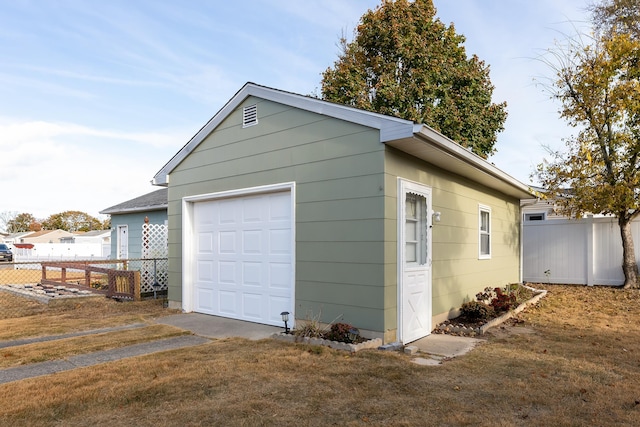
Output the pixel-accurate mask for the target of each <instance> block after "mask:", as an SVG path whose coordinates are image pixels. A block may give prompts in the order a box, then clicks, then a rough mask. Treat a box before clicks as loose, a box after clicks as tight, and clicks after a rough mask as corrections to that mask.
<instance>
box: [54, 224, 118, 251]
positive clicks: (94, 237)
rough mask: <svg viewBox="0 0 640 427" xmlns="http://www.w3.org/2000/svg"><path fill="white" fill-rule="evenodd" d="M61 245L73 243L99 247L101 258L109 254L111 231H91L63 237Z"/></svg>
mask: <svg viewBox="0 0 640 427" xmlns="http://www.w3.org/2000/svg"><path fill="white" fill-rule="evenodd" d="M61 243H74V244H78V245H82V244H84V245H100V247H101V248H102V256H103V257H108V256H109V255H110V254H111V230H110V229H109V230H92V231H79V232H74V233H73V236H69V237H64V238H62V239H61Z"/></svg>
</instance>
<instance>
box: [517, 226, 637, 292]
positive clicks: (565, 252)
mask: <svg viewBox="0 0 640 427" xmlns="http://www.w3.org/2000/svg"><path fill="white" fill-rule="evenodd" d="M631 230H632V234H633V240H634V243H635V253H636V260H637V261H638V255H640V247H638V243H639V242H640V221H634V222H633V223H632V226H631ZM522 243H523V251H522V253H523V267H522V268H523V271H522V276H523V277H522V278H523V280H524V281H525V282H538V283H560V284H579V285H613V286H619V285H622V284H623V283H624V274H623V272H622V240H621V238H620V228H619V227H618V221H617V219H616V218H593V217H588V218H584V219H580V220H564V219H562V220H561V219H554V220H547V221H525V222H524V225H523V235H522Z"/></svg>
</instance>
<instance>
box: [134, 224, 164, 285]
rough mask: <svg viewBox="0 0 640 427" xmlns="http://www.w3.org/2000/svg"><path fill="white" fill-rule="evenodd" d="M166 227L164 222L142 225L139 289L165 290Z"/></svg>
mask: <svg viewBox="0 0 640 427" xmlns="http://www.w3.org/2000/svg"><path fill="white" fill-rule="evenodd" d="M168 236H169V233H168V227H167V226H166V225H164V224H143V225H142V258H144V259H149V261H143V262H142V268H141V269H140V291H141V292H153V291H154V286H153V284H154V283H157V284H158V285H160V286H159V287H157V288H156V289H155V290H156V291H158V290H167V281H168V277H169V273H168V267H169V266H168V262H167V257H168V255H169V254H168Z"/></svg>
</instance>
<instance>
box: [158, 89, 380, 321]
mask: <svg viewBox="0 0 640 427" xmlns="http://www.w3.org/2000/svg"><path fill="white" fill-rule="evenodd" d="M254 103H257V104H258V120H259V123H258V125H256V126H251V127H248V128H244V129H243V128H242V107H243V106H245V105H251V104H254ZM379 138H380V137H379V133H378V131H377V130H375V129H370V128H367V127H363V126H360V125H356V124H352V123H348V122H344V121H340V120H336V119H329V118H327V117H325V116H321V115H318V114H314V113H309V112H305V111H302V110H299V109H294V108H290V107H286V106H283V105H281V104H277V103H274V102H271V101H264V100H260V99H255V98H249V99H247V100H246V101H245V102H244V103H243V104H242V105H240V106H239V107H238V108H237V109H236V111H234V112H233V113H232V114H230V115H229V116H227V118H226V119H225V120H224V121H223V122H222V123H221V124H220V125H219V126H218V128H217V129H216V130H214V132H212V133H211V134H210V135H209V136H208V137H207V138H206V139H205V140H204V141H203V142H202V143H201V144H200V145H199V146H198V147H197V148H196V149H195V150H194V151H193V152H192V153H191V154H190V155H189V156H187V158H186V159H185V160H184V161H183V162H182V163H181V164H180V165H178V167H177V168H176V169H175V170H174V171H173V172H172V173H171V174H170V178H169V182H170V185H169V241H170V244H169V256H170V262H169V269H170V272H169V283H170V287H169V299H170V300H172V301H182V295H181V289H182V260H181V253H182V243H181V242H182V233H181V226H182V215H181V210H182V202H181V200H182V198H183V197H185V196H192V195H198V194H207V193H214V192H219V191H224V190H233V189H240V188H248V187H255V186H260V185H268V184H277V183H282V182H292V181H293V182H295V183H296V194H295V198H296V225H295V227H296V229H295V232H296V290H295V292H296V306H295V312H296V313H295V315H296V317H297V318H299V319H304V318H305V317H309V316H311V317H316V316H318V315H320V316H321V319H320V320H321V321H323V322H331V321H334V320H335V319H336V318H338V317H339V318H341V319H343V320H344V321H352V322H353V323H354V325H356V326H357V327H359V328H361V329H365V330H373V331H383V330H384V320H383V317H384V316H383V312H384V310H385V305H386V304H388V302H387V301H386V293H387V292H386V289H385V287H384V270H383V267H382V266H383V261H384V250H383V249H382V247H381V246H380V245H379V244H378V243H381V242H383V241H384V236H383V232H384V229H383V227H382V224H383V221H384V204H385V198H384V174H383V165H384V145H383V144H381V143H380V139H379Z"/></svg>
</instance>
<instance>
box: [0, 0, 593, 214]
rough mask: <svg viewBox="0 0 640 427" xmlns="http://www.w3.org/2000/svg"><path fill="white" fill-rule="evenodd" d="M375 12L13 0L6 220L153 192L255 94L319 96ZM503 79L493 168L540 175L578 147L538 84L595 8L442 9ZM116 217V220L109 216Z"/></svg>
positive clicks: (1, 197)
mask: <svg viewBox="0 0 640 427" xmlns="http://www.w3.org/2000/svg"><path fill="white" fill-rule="evenodd" d="M378 4H379V1H375V0H350V1H348V0H304V1H302V0H299V1H294V0H261V1H260V0H255V1H248V0H236V1H233V2H212V1H196V0H193V1H181V2H177V1H174V0H153V1H144V0H135V1H131V0H129V1H119V0H115V1H114V0H110V1H86V0H84V1H83V0H78V1H64V0H62V1H45V0H19V1H14V0H0V184H1V186H0V212H6V211H17V212H19V213H22V212H28V213H31V214H33V215H35V216H36V217H37V218H43V219H44V218H46V217H47V216H49V215H51V214H54V213H58V212H62V211H65V210H80V211H84V212H87V213H89V214H91V215H94V216H99V215H98V212H99V211H100V210H102V209H104V208H107V207H109V206H112V205H115V204H117V203H120V202H122V201H125V200H128V199H130V198H133V197H136V196H139V195H142V194H144V193H147V192H149V191H153V190H154V189H156V187H152V186H151V185H150V180H151V178H152V177H153V176H154V174H155V173H156V172H157V171H158V170H159V169H160V168H161V167H162V166H163V165H164V164H165V163H166V162H167V161H168V160H169V159H170V158H171V157H172V156H173V155H174V154H175V153H176V152H177V151H178V150H179V149H180V147H182V146H183V145H184V144H185V143H186V142H187V141H188V140H189V138H190V137H191V136H192V135H193V134H195V133H196V132H197V131H198V130H199V129H200V127H202V126H203V125H204V124H205V122H206V121H207V120H209V118H211V117H212V116H213V115H214V114H215V113H216V112H217V111H218V110H219V109H220V108H221V107H222V106H223V105H224V103H225V102H226V101H227V100H228V99H229V98H230V97H231V96H233V94H234V93H235V92H237V91H238V90H239V89H240V88H241V87H242V85H243V84H244V83H246V82H247V81H252V82H255V83H258V84H262V85H266V86H270V87H275V88H278V89H283V90H287V91H292V92H296V93H301V94H312V93H318V92H319V87H320V80H321V75H320V74H321V72H322V71H324V70H325V69H326V68H327V67H328V66H331V65H332V64H333V62H334V61H335V60H336V58H337V53H338V48H337V41H338V39H339V37H340V35H341V34H342V33H345V34H346V35H347V36H351V35H352V33H353V29H354V28H355V26H356V25H357V22H358V20H359V18H360V16H361V15H362V14H363V13H365V12H366V11H367V10H368V9H371V8H375V7H376V6H377V5H378ZM434 4H435V6H436V8H437V9H438V13H437V16H438V17H439V18H440V20H441V21H443V22H444V23H446V24H449V23H451V22H453V23H454V26H455V28H456V31H457V32H458V33H462V34H464V35H465V36H466V38H467V41H466V43H465V47H466V49H467V53H468V54H469V55H470V54H477V55H478V56H479V57H480V58H481V59H483V60H484V61H485V62H486V63H487V64H489V65H490V67H491V74H490V76H491V81H492V83H493V84H494V86H495V91H494V98H495V101H496V102H501V101H507V104H508V111H509V118H508V120H507V123H506V130H505V131H504V132H503V133H501V134H500V135H499V137H498V143H497V146H496V147H497V150H498V153H497V154H496V155H495V156H493V157H491V158H490V161H491V162H493V163H495V165H496V166H498V167H499V168H501V169H502V170H504V171H505V172H507V173H509V174H510V175H512V176H513V177H515V178H517V179H519V180H521V181H523V182H525V183H529V175H530V173H531V172H532V171H533V169H534V167H535V165H536V164H537V163H540V162H541V161H542V159H543V157H544V155H545V151H544V149H543V148H542V147H543V146H545V145H547V146H551V147H560V146H561V145H562V144H561V139H562V138H564V137H567V136H569V135H570V134H571V131H572V130H571V129H569V128H568V127H567V126H566V125H565V123H564V122H562V121H561V120H560V119H559V118H558V114H557V110H558V105H557V104H556V103H554V102H552V101H551V100H549V96H548V94H546V93H544V92H543V90H542V88H541V87H540V86H537V85H536V84H535V81H534V78H539V79H542V80H544V79H545V78H549V77H552V72H551V70H550V69H548V68H547V67H546V66H545V65H544V64H543V63H542V62H541V61H539V60H536V59H535V58H537V57H539V56H540V55H541V54H543V53H544V51H545V50H546V49H549V48H551V47H553V43H554V39H563V38H564V37H565V34H570V33H574V32H575V31H577V30H584V28H585V26H586V24H585V21H586V19H587V17H588V15H587V14H586V12H585V10H584V9H585V7H586V4H587V3H586V1H578V0H563V1H557V0H539V1H536V2H532V1H525V0H434ZM101 218H103V217H101Z"/></svg>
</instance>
